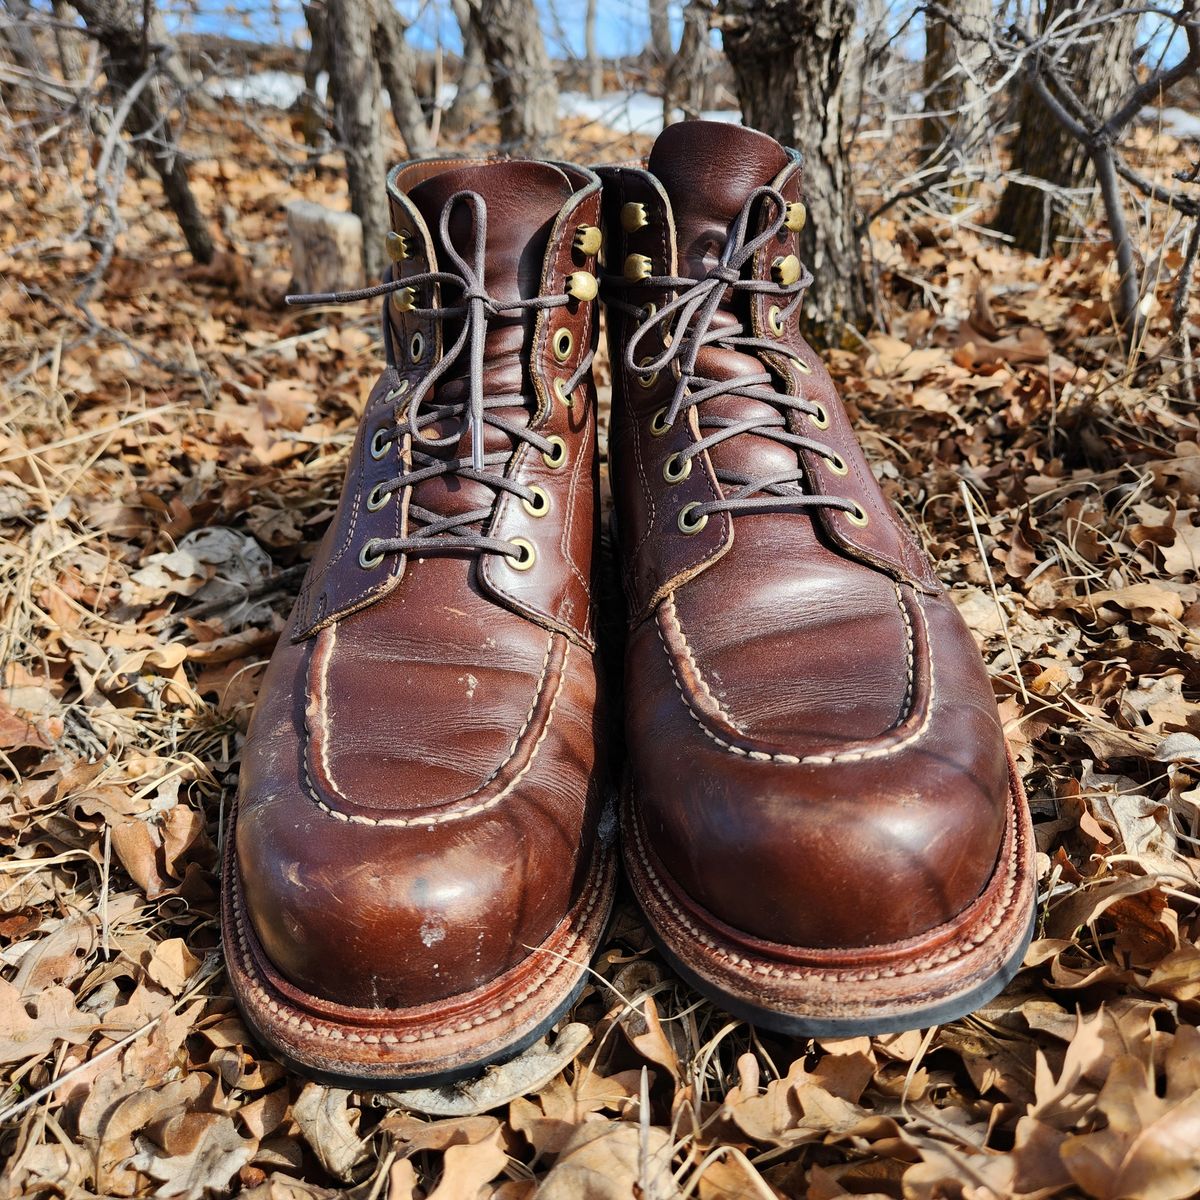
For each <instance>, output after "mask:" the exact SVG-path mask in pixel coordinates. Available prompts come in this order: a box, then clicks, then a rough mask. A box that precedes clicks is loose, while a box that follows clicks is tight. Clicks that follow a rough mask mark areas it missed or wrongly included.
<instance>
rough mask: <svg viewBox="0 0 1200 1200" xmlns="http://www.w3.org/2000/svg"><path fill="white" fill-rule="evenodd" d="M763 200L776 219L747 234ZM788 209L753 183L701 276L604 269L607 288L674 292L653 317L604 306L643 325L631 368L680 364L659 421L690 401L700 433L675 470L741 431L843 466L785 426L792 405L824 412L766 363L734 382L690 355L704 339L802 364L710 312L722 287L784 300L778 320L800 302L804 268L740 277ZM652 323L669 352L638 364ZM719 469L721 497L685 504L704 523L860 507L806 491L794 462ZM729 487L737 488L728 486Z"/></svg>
mask: <svg viewBox="0 0 1200 1200" xmlns="http://www.w3.org/2000/svg"><path fill="white" fill-rule="evenodd" d="M760 200H766V201H768V202H769V203H771V204H772V205H773V206H774V208H775V216H774V217H773V218H772V220H771V221H770V223H769V224H768V227H767V228H766V229H764V230H763V231H762V232H761V233H759V234H758V235H756V236H755V237H753V238H750V239H749V240H747V237H746V230H747V228H748V226H749V223H750V217H751V213H752V210H753V208H754V206H755V205H756V204H757V203H758V202H759V201H760ZM786 215H787V202H786V201H785V200H784V198H783V196H782V195H781V194H780V193H779V192H778V191H777V190H776V189H775V188H771V187H760V188H756V189H755V190H754V191H753V192H752V193H751V194H750V195H749V196H748V197H747V198H746V202H745V204H743V205H742V209H741V212H740V213H739V214H738V216H737V218H736V219H735V220H734V222H733V224H732V226H731V227H730V230H729V236H728V237H727V238H726V240H725V245H724V247H723V248H722V250H721V256H720V258H719V260H718V262H717V265H716V266H715V267H714V268H713V269H712V270H711V271H709V272H708V274H707V275H705V276H704V277H703V278H702V279H692V278H688V277H681V276H673V275H650V276H648V277H647V278H645V279H641V280H637V281H631V280H627V279H625V278H623V277H618V276H608V277H606V279H605V281H604V282H605V287H606V289H611V288H618V289H644V290H649V291H659V292H661V291H673V292H675V293H676V294H675V296H674V298H673V299H671V300H669V301H667V303H665V304H664V305H663V306H662V307H661V308H659V309H658V310H657V311H654V312H650V313H649V314H648V313H647V310H646V309H645V308H642V307H639V306H637V305H634V304H631V303H628V302H626V301H622V300H620V299H615V298H614V299H611V300H610V301H609V303H611V304H612V305H613V306H614V307H617V308H620V309H621V310H622V311H623V312H626V313H628V314H629V315H630V316H633V317H635V318H637V319H639V322H640V323H639V324H638V325H637V327H636V328H635V329H634V331H633V334H632V335H631V336H630V338H629V342H628V344H627V345H626V347H625V363H626V365H627V366H628V367H629V369H630V370H631V371H634V372H635V373H637V374H638V375H641V376H642V377H643V378H646V379H648V378H651V377H652V376H654V375H656V374H657V373H658V372H660V371H665V370H669V369H671V367H672V365H673V364H677V366H678V371H679V379H678V382H677V383H676V385H675V394H674V396H673V397H672V400H671V403H670V405H669V406H668V408H667V412H666V415H665V417H664V418H663V421H664V424H665V425H667V426H671V425H673V424H674V423H675V422H676V421H677V420H678V419H679V416H680V414H681V413H684V412H686V411H687V410H689V409H692V408H695V409H697V419H698V421H699V427H700V430H701V433H702V435H703V436H701V438H700V439H699V440H698V441H697V442H696V443H695V444H694V445H692V446H689V447H688V448H687V449H686V450H682V451H680V452H679V454H678V456H677V457H678V463H677V469H679V470H680V471H684V470H686V466H687V463H688V462H690V461H691V460H692V459H693V458H695V457H696V456H697V455H699V454H702V453H704V452H705V451H706V450H708V449H710V448H711V447H713V446H716V445H718V444H720V443H721V442H725V441H728V440H729V439H730V438H735V437H738V436H740V435H741V434H744V433H750V434H754V435H756V436H757V437H762V438H766V439H768V440H769V441H773V442H779V443H781V444H782V445H785V446H793V447H796V448H797V449H805V450H810V451H812V452H814V453H816V454H819V455H821V456H822V457H823V458H826V459H828V460H829V461H830V462H831V463H833V464H834V465H835V466H837V467H838V468H839V469H840V468H841V467H843V466H844V463H843V462H842V457H841V455H839V454H838V453H837V451H836V450H834V449H833V448H832V447H831V446H828V445H826V444H825V443H824V442H821V441H818V440H817V439H816V438H810V437H804V436H803V435H801V434H797V433H792V432H791V430H790V429H789V428H788V419H787V414H788V413H789V412H795V413H800V414H801V415H803V416H806V417H814V418H816V417H820V416H821V415H822V410H821V406H820V405H819V404H817V403H815V402H814V401H812V400H806V399H805V398H804V397H803V395H799V396H793V395H790V394H789V393H786V392H781V391H779V390H778V389H777V388H776V387H775V386H774V383H775V376H774V375H773V374H772V373H771V372H770V371H769V370H767V368H766V367H765V365H764V367H763V369H762V370H761V371H753V372H747V373H746V374H745V375H742V376H739V377H738V378H736V379H728V380H717V379H708V378H706V377H705V376H703V375H700V374H699V373H698V372H697V370H696V361H697V359H698V357H699V355H700V351H701V350H702V349H703V348H704V347H705V346H718V347H721V348H724V349H730V350H737V351H748V352H750V353H752V354H753V353H758V354H762V353H771V354H780V355H784V356H786V357H788V358H791V359H793V360H794V361H796V362H798V363H803V361H804V360H803V359H802V358H801V356H800V355H799V354H798V353H797V352H796V351H795V350H793V349H792V348H791V347H790V346H787V345H786V344H784V343H783V342H779V341H775V340H773V339H770V338H760V337H748V336H746V334H745V330H744V329H743V327H742V325H740V324H737V325H725V326H718V327H716V328H713V327H712V320H713V317H714V315H715V314H716V312H717V309H718V308H720V306H721V300H722V297H723V296H724V294H725V292H726V290H727V289H732V290H733V291H735V292H751V293H766V294H769V295H772V296H778V297H779V299H780V303H781V304H783V305H784V307H782V308H781V309H780V313H779V320H780V321H781V322H782V321H786V320H788V319H789V318H790V317H791V316H792V314H793V313H794V312H795V311H796V309H797V308H798V307H799V305H800V303H801V301H802V299H803V295H804V289H805V288H807V287H808V285H809V284H810V283H811V282H812V275H811V273H810V272H809V271H808V270H807V269H805V270H804V271H803V274H802V275H801V277H800V278H799V279H798V280H797V281H796V282H795V283H792V284H778V283H775V282H767V281H765V280H761V279H743V278H742V271H743V269H744V268H745V266H746V264H747V263H748V262H749V261H750V260H751V259H752V258H753V257H754V255H755V254H756V253H757V252H758V251H759V250H760V249H762V247H763V246H765V245H766V244H767V243H768V242H770V241H771V240H772V239H773V238H774V237H775V236H776V235H777V234H778V233H779V231H780V230H781V229H782V228H783V224H784V221H785V219H786ZM785 302H786V303H785ZM656 327H657V328H660V329H662V330H663V332H664V338H663V340H664V344H665V346H666V349H664V350H663V352H662V353H661V354H659V355H658V356H657V357H654V356H650V357H646V358H642V359H641V360H640V361H639V357H638V347H639V345H640V344H641V342H642V339H643V338H645V337H646V336H647V335H648V334H649V333H650V331H651V330H653V329H655V328H656ZM716 396H743V397H745V398H746V399H748V400H758V401H762V402H764V403H766V404H769V405H770V406H771V408H772V409H773V411H772V412H770V413H765V412H764V413H761V414H759V415H756V416H751V417H746V418H743V419H734V418H730V417H720V416H717V415H716V414H715V413H705V412H704V409H703V408H702V407H701V406H702V405H703V404H704V402H705V401H706V400H711V399H713V398H714V397H716ZM706 431H710V432H706ZM716 474H717V481H718V482H719V483H720V484H721V486H722V493H723V494H722V498H721V499H719V500H710V501H708V502H706V503H703V504H696V505H693V506H691V519H692V521H693V522H700V521H702V520H703V519H704V518H706V517H707V516H709V515H710V514H712V513H717V512H730V513H735V514H736V513H746V512H768V511H769V512H778V511H791V510H799V509H805V508H819V507H826V508H838V509H842V510H843V511H845V512H851V513H857V512H858V511H859V506H858V505H857V504H856V503H855V502H854V501H853V500H847V499H846V498H844V497H842V496H823V495H813V494H809V493H806V492H805V490H804V483H805V472H804V470H803V469H802V468H801V467H799V466H797V467H796V468H795V469H794V470H789V471H777V472H775V473H773V474H769V475H761V476H752V475H747V474H745V473H742V472H737V471H730V470H728V469H724V468H722V469H718V470H717V473H716ZM727 488H732V489H734V490H732V491H728V490H726V489H727Z"/></svg>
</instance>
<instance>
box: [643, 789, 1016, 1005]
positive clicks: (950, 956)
mask: <svg viewBox="0 0 1200 1200" xmlns="http://www.w3.org/2000/svg"><path fill="white" fill-rule="evenodd" d="M1019 803H1020V801H1019V800H1018V799H1017V797H1016V795H1015V794H1014V792H1013V786H1012V779H1011V777H1010V779H1009V804H1010V807H1009V812H1010V814H1011V817H1012V820H1013V832H1012V848H1011V849H1010V851H1009V855H1008V861H1007V863H1006V865H1005V877H1004V890H1003V892H1002V893H1001V896H1000V901H999V903H998V905H997V908H996V912H995V914H994V915H993V916H992V918H991V920H989V921H988V922H987V924H986V925H985V926H984V927H983V929H981V930H978V931H977V932H976V933H974V934H973V935H971V936H970V937H969V938H967V939H966V940H965V941H963V942H956V943H954V944H953V945H951V946H949V947H947V948H946V949H945V950H942V951H939V952H938V953H936V954H927V955H924V956H922V957H920V958H915V959H912V960H910V961H909V962H907V963H905V964H904V966H903V967H880V968H879V969H878V970H873V971H863V970H853V969H849V968H847V969H843V970H838V969H833V970H821V969H820V968H819V967H782V966H777V965H775V964H768V963H766V962H765V961H763V960H761V959H753V958H747V957H745V956H744V955H738V954H733V953H731V952H730V951H729V950H727V949H726V948H725V946H724V945H722V944H721V943H720V942H718V941H717V940H716V939H715V938H714V937H712V936H711V935H710V934H708V933H706V932H705V931H704V930H703V929H702V928H701V927H700V926H699V925H697V924H696V923H695V922H694V921H692V920H691V919H690V918H689V917H688V915H687V913H685V912H684V911H683V909H682V908H681V907H680V906H679V904H678V903H677V902H676V900H675V897H674V896H673V895H672V894H671V892H670V890H669V889H668V888H667V886H666V884H665V883H664V882H663V880H662V879H661V878H660V877H659V875H658V873H657V872H656V871H655V870H654V866H653V864H652V863H651V862H650V858H649V855H648V854H647V851H646V845H645V842H644V841H643V840H642V830H641V825H640V822H639V821H638V819H637V816H636V814H634V813H633V812H632V811H631V812H630V819H629V821H628V824H629V825H631V826H632V827H633V840H634V843H635V845H636V846H637V852H638V862H639V864H640V866H641V867H642V869H643V870H644V871H645V873H646V878H647V880H648V881H649V883H650V886H651V887H652V888H653V889H654V892H655V894H656V897H657V899H658V900H659V901H660V902H661V903H662V904H663V905H664V906H665V907H666V908H667V910H668V911H669V912H670V913H671V915H672V917H673V918H674V919H675V920H676V921H677V922H678V923H679V924H680V925H682V926H683V928H684V929H686V930H687V932H688V933H689V934H690V935H691V936H692V937H693V938H695V939H696V940H697V941H699V942H700V943H701V944H703V945H704V946H705V947H707V949H708V950H709V951H710V952H711V953H712V954H713V955H714V956H715V957H717V958H720V959H724V960H725V961H726V962H728V963H730V964H731V965H732V966H734V967H737V968H739V969H741V970H749V971H752V972H753V973H754V974H756V975H763V976H767V977H770V978H775V979H797V980H801V979H819V980H823V981H826V982H839V981H842V982H851V983H865V982H869V981H870V980H874V979H896V978H899V977H901V976H904V975H914V974H916V973H917V972H918V971H923V970H926V969H928V968H933V967H940V966H942V965H943V964H944V963H947V962H952V961H953V960H954V959H956V958H961V957H962V956H963V955H964V954H968V953H970V952H971V951H972V950H974V949H975V948H976V947H977V946H981V945H982V944H983V943H984V942H986V941H987V940H988V939H989V938H990V937H991V936H992V934H993V933H995V931H996V930H997V929H999V927H1000V926H1001V925H1002V924H1003V922H1004V920H1005V918H1006V917H1007V916H1008V914H1009V912H1010V911H1011V910H1012V907H1013V901H1014V898H1015V896H1016V892H1017V868H1018V863H1019V861H1020V857H1021V848H1022V830H1021V820H1020V813H1019V811H1018V806H1019ZM931 932H932V931H931Z"/></svg>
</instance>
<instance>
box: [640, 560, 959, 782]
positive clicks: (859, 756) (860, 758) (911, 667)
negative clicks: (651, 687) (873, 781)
mask: <svg viewBox="0 0 1200 1200" xmlns="http://www.w3.org/2000/svg"><path fill="white" fill-rule="evenodd" d="M893 586H894V587H895V588H896V594H897V596H898V598H899V600H900V612H901V615H902V616H903V617H904V622H905V628H906V630H907V645H906V647H905V653H906V657H907V659H908V687H907V689H906V691H905V700H904V706H903V707H904V709H905V716H907V715H908V713H909V712H910V711H911V707H910V706H911V699H912V696H913V694H914V693H915V690H916V644H915V638H914V636H913V628H912V623H911V622H910V621H909V618H908V608H907V606H906V605H905V604H904V596H903V593H902V592H901V591H900V586H899V584H895V583H894V584H893ZM914 599H915V600H916V602H917V611H918V612H919V613H920V614H921V626H922V628H923V629H924V630H925V644H926V645H928V644H929V622H928V621H927V620H926V619H925V605H924V603H923V601H922V599H921V597H920V596H919V595H916V594H915V593H914ZM673 612H674V609H673V606H672V614H673ZM655 624H656V625H657V627H658V638H659V641H660V642H661V643H662V648H663V652H664V653H665V654H666V656H667V665H668V666H669V667H670V668H671V677H672V678H673V679H674V680H675V690H676V691H677V692H678V693H679V695H680V698H681V699H682V700H683V704H684V707H685V708H686V709H687V710H688V713H689V714H690V715H691V718H692V720H693V721H695V722H696V724H697V725H699V726H700V731H701V732H702V733H703V734H704V736H705V737H707V738H710V739H711V740H712V741H714V742H716V744H717V745H718V746H720V747H721V748H722V749H723V750H728V751H729V752H730V753H731V754H739V755H741V756H742V757H743V758H749V759H752V760H754V761H755V762H773V763H781V764H783V765H784V766H789V767H794V766H801V765H818V764H819V765H826V766H828V765H833V764H835V763H847V762H865V761H868V760H870V759H875V758H887V757H888V756H890V755H892V754H896V753H898V752H899V751H901V750H904V749H907V748H908V747H909V746H910V745H912V743H913V742H915V741H918V740H919V739H920V738H922V737H923V736H924V734H925V731H926V729H928V728H929V722H930V720H931V718H932V717H933V706H934V701H935V699H936V697H937V690H936V680H935V678H934V663H933V656H932V655H929V656H928V659H929V698H928V700H927V701H926V703H925V717H924V719H923V720H922V721H921V724H920V725H919V726H918V727H917V728H916V729H914V730H913V731H912V732H911V733H910V734H909V735H908V736H907V737H904V738H901V740H900V741H898V742H894V743H892V744H891V745H889V746H878V747H876V748H875V749H872V750H845V751H840V752H838V753H836V754H806V755H804V756H803V757H801V756H800V755H796V754H780V753H770V752H768V751H766V750H747V749H746V748H745V747H744V746H736V745H734V744H733V743H732V742H728V741H726V740H725V739H724V738H723V737H721V736H719V735H718V734H717V733H714V732H713V730H712V729H710V728H709V727H708V725H707V723H706V722H705V720H704V717H703V715H702V714H701V713H698V712H697V711H696V708H695V706H694V705H693V704H692V701H691V697H690V696H689V695H688V694H687V690H686V689H685V688H684V686H683V681H682V680H681V679H680V678H679V671H678V670H677V669H676V667H675V656H674V655H673V654H672V653H671V648H670V647H669V646H668V645H667V639H666V637H665V636H664V634H663V628H662V622H661V621H656V622H655ZM675 628H676V630H677V631H678V633H679V637H680V640H681V641H682V642H683V646H684V651H685V652H686V654H687V656H688V661H689V662H690V663H691V664H692V667H693V669H696V660H695V658H694V657H693V656H692V651H691V647H690V646H689V645H688V640H687V636H686V635H685V634H684V632H683V629H682V627H681V626H680V625H679V622H678V621H676V622H675ZM696 677H697V679H698V680H699V681H700V683H701V685H702V686H703V687H704V690H705V692H706V693H707V694H708V695H709V696H710V697H711V695H712V693H711V692H709V690H708V685H707V684H705V683H704V680H703V677H702V676H701V675H700V672H699V670H696ZM715 703H716V702H715V700H714V704H715ZM717 710H718V712H719V713H720V715H721V716H722V717H723V718H724V719H725V720H726V721H728V722H729V724H730V726H732V728H734V729H736V730H738V732H739V733H740V732H741V730H740V729H738V727H737V725H736V724H735V723H734V721H733V720H732V718H730V717H729V716H728V714H727V713H726V712H725V711H724V709H722V708H721V707H720V705H717ZM903 719H904V718H902V719H901V720H902V721H903ZM892 728H893V729H894V728H895V726H892Z"/></svg>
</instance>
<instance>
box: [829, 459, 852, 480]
mask: <svg viewBox="0 0 1200 1200" xmlns="http://www.w3.org/2000/svg"><path fill="white" fill-rule="evenodd" d="M825 463H826V465H827V466H828V467H829V469H830V470H831V471H832V472H833V473H834V474H835V475H849V474H850V468H849V467H848V466H846V460H845V459H844V458H843V457H842V456H841V455H840V454H834V455H832V456H831V457H827V458H826V459H825Z"/></svg>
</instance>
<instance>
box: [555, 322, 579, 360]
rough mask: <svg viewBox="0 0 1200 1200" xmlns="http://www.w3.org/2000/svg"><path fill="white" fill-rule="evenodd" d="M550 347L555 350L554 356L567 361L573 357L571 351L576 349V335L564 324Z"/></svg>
mask: <svg viewBox="0 0 1200 1200" xmlns="http://www.w3.org/2000/svg"><path fill="white" fill-rule="evenodd" d="M550 348H551V349H552V350H553V351H554V357H555V358H556V359H558V361H559V362H566V361H567V359H568V358H570V357H571V352H572V351H573V350H574V349H575V335H574V334H573V333H572V332H571V331H570V330H569V329H568V328H566V326H563V328H562V329H560V330H559V331H558V332H557V333H556V334H555V335H554V340H553V342H551V345H550Z"/></svg>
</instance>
